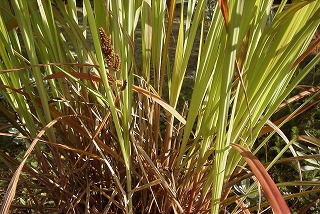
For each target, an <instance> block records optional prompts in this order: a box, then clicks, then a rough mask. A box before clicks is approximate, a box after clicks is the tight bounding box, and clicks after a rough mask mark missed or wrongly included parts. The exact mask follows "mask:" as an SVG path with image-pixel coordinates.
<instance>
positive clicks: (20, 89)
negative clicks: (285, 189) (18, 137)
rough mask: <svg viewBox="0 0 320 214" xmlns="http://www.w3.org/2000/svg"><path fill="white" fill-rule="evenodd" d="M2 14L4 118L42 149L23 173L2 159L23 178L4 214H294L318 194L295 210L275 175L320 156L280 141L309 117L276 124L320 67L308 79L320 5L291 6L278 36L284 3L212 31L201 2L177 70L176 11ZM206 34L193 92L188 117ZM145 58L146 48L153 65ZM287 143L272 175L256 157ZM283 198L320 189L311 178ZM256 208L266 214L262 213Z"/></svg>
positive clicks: (143, 4)
mask: <svg viewBox="0 0 320 214" xmlns="http://www.w3.org/2000/svg"><path fill="white" fill-rule="evenodd" d="M0 2H1V3H2V4H1V5H2V6H1V10H0V12H1V16H0V32H1V37H0V39H1V45H0V56H1V64H0V69H1V74H0V81H1V85H0V87H1V90H2V91H1V92H2V94H3V96H4V97H5V100H6V102H7V104H8V106H9V108H8V109H6V108H0V109H1V110H2V112H3V114H4V115H6V117H7V118H8V120H9V121H10V122H11V123H12V125H14V126H15V127H16V128H18V129H19V131H20V132H21V133H22V135H23V136H24V138H25V139H26V140H27V141H28V143H29V144H30V145H29V146H28V149H27V151H26V152H25V154H24V155H23V157H22V159H21V160H19V161H18V160H15V159H14V158H12V157H10V156H8V155H7V154H5V153H0V157H1V161H3V162H4V163H5V164H6V165H7V166H8V167H9V168H10V170H11V171H12V173H13V172H14V173H13V174H12V177H11V180H10V182H9V180H6V184H7V185H8V187H7V191H6V193H5V195H4V197H3V199H2V208H1V212H2V213H6V212H8V211H9V209H11V210H13V211H15V212H20V211H21V210H32V211H34V212H40V213H47V212H57V213H69V212H75V213H86V212H97V213H102V212H104V213H109V212H110V213H111V212H113V213H116V212H123V213H137V212H139V213H199V212H201V213H205V212H211V213H218V212H219V211H221V210H228V211H230V212H239V211H243V212H249V210H254V211H261V209H262V208H264V207H268V206H271V208H272V209H273V211H274V212H276V213H289V208H288V206H287V205H286V202H285V200H284V199H287V198H290V197H297V196H299V195H303V194H310V191H305V192H302V193H299V194H292V195H289V196H286V197H285V198H283V197H282V195H281V193H280V191H279V189H278V188H277V186H276V185H275V183H274V182H273V180H272V179H271V178H270V176H269V175H268V173H267V170H269V169H270V168H271V167H272V166H273V165H274V164H276V163H277V161H279V159H281V157H282V155H283V153H284V152H286V151H287V150H288V149H289V150H290V152H291V153H292V155H293V159H291V160H290V161H292V162H293V163H294V164H296V165H297V169H298V170H299V166H300V165H299V162H298V161H299V160H300V159H299V156H297V154H296V150H295V149H294V147H293V146H292V145H293V144H294V143H295V142H296V141H306V142H308V143H312V144H313V145H315V146H317V147H318V146H319V142H318V140H316V139H315V138H312V137H308V136H296V137H295V138H294V139H292V140H289V139H288V138H287V137H286V136H285V135H284V134H283V132H282V131H281V130H280V128H279V127H281V126H282V125H283V124H284V123H285V122H287V121H288V120H290V119H291V118H292V117H294V116H295V115H297V114H299V113H301V112H302V111H303V110H302V108H303V106H301V107H299V108H298V109H297V110H296V111H295V112H293V113H292V114H290V115H287V116H286V117H285V118H282V119H281V120H279V121H274V122H271V121H270V118H271V116H272V115H274V113H275V112H277V111H278V109H279V107H281V103H283V101H284V100H285V99H286V97H287V96H288V95H289V94H290V92H291V91H292V90H293V89H294V88H295V87H296V85H297V84H298V83H299V82H300V81H301V80H302V79H303V78H304V77H305V76H306V75H307V74H308V72H310V71H311V69H312V68H313V67H314V66H315V65H316V64H317V63H318V62H319V60H320V56H319V55H316V56H315V57H314V58H313V59H312V60H311V61H310V62H309V63H308V64H307V65H306V66H305V67H304V68H303V69H302V70H300V71H299V73H297V72H296V68H297V65H298V64H299V63H300V62H301V61H302V60H303V58H304V57H305V56H306V55H308V53H310V51H311V50H312V48H313V47H315V46H316V45H317V44H318V43H319V41H316V43H314V44H313V45H311V47H310V48H309V49H308V45H309V44H310V40H311V36H312V35H313V33H314V32H315V30H316V29H317V27H318V25H319V22H320V15H319V14H320V5H319V3H318V2H316V1H302V2H299V1H297V2H294V3H293V4H291V5H290V6H288V7H286V8H285V9H284V5H285V1H283V3H282V4H281V5H280V6H279V8H278V10H277V13H276V14H275V17H274V19H273V20H272V21H271V23H269V24H267V22H268V16H269V13H270V10H271V7H272V1H234V0H232V1H218V5H217V6H216V9H215V10H214V11H213V14H212V19H211V21H210V22H209V29H208V31H205V30H204V28H203V27H204V22H205V17H204V16H203V14H204V11H205V8H206V1H204V0H198V1H195V0H190V1H188V3H187V4H186V5H185V4H181V6H180V8H179V9H180V21H179V26H178V28H179V32H178V35H177V38H176V47H175V52H174V58H169V57H168V56H169V55H168V51H169V44H171V43H170V40H171V39H172V34H171V30H172V27H173V18H174V14H175V12H176V10H178V8H176V1H174V0H172V1H170V4H168V5H167V4H166V3H165V1H150V0H140V1H94V2H93V3H92V2H91V1H89V0H84V1H83V7H81V8H80V9H81V10H80V11H79V10H78V9H77V8H76V1H72V0H70V1H67V4H65V3H64V2H63V1H62V0H56V1H54V2H51V1H22V0H14V1H10V2H9V1H5V0H1V1H0ZM185 7H186V8H185ZM247 8H250V11H249V12H248V11H247ZM80 12H81V13H80ZM80 18H81V19H82V24H81V25H80V24H79V19H80ZM206 22H207V21H206ZM138 23H139V25H138ZM137 26H140V28H139V29H140V31H141V40H136V34H135V33H136V31H137V30H138V27H137ZM197 31H200V42H199V47H198V48H199V56H198V60H197V67H196V73H195V79H194V82H193V91H192V95H191V98H190V103H189V105H185V107H184V108H182V110H181V111H180V110H179V112H178V109H179V108H178V107H177V105H178V103H179V100H180V99H181V94H183V92H181V88H182V84H183V82H184V77H185V74H186V72H187V66H188V63H189V61H190V55H191V52H192V51H193V46H194V41H195V38H196V36H197ZM89 33H90V34H89ZM89 35H90V37H89ZM198 35H199V34H198ZM89 38H91V39H89ZM90 41H92V42H93V44H92V46H91V44H90ZM138 41H140V42H141V46H139V45H138V46H137V45H136V44H135V43H137V42H138ZM133 47H141V51H139V52H141V58H139V59H141V63H140V62H138V61H137V56H136V53H137V52H138V51H137V50H135V49H134V48H133ZM139 64H141V66H138V65H139ZM171 65H172V66H171ZM166 83H167V84H168V85H167V87H168V89H167V91H168V97H167V98H166V99H164V97H165V96H163V92H164V91H165V89H164V87H166ZM317 93H318V91H312V92H310V93H309V95H310V94H312V95H313V96H316V95H317ZM284 105H285V104H284ZM5 109H6V110H5ZM180 109H181V108H180ZM270 127H271V128H270ZM267 133H270V134H269V135H268V136H267V137H266V139H265V140H263V141H262V142H261V141H257V139H259V137H261V136H262V135H264V134H267ZM274 133H277V134H279V136H281V138H282V139H284V141H285V142H286V145H285V146H284V147H283V148H281V149H280V151H279V154H277V156H276V157H275V158H274V160H273V161H272V162H271V163H269V164H268V165H266V166H263V165H262V164H261V163H260V161H259V160H258V159H257V158H256V157H255V156H254V155H253V154H254V153H256V152H258V151H259V149H260V148H261V147H263V146H264V145H265V144H266V142H267V141H268V139H270V137H271V136H272V135H273V134H274ZM253 149H255V151H252V152H251V151H250V150H253ZM29 160H35V162H36V163H37V164H32V163H30V162H28V161H29ZM258 182H259V184H260V185H261V187H262V190H263V196H262V194H261V192H259V191H260V189H259V187H258V185H257V183H258ZM244 183H246V184H247V185H246V188H244V189H243V190H244V191H243V192H239V191H238V190H239V188H238V187H239V186H241V185H242V184H244ZM277 185H279V186H281V185H300V186H304V185H307V186H310V185H313V186H316V185H315V184H312V183H311V182H310V181H303V180H302V179H301V176H300V180H299V181H295V182H291V183H278V184H277ZM315 191H317V190H315ZM252 195H254V197H255V198H258V200H256V201H258V202H257V203H256V204H250V206H249V204H248V203H249V201H250V199H249V198H250V197H251V196H252ZM249 196H250V197H249ZM26 199H27V200H26ZM248 206H249V207H248Z"/></svg>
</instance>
